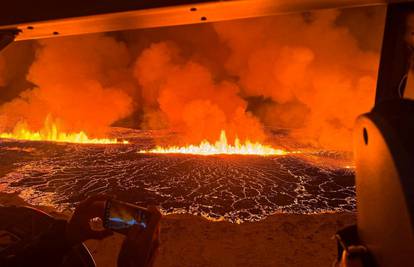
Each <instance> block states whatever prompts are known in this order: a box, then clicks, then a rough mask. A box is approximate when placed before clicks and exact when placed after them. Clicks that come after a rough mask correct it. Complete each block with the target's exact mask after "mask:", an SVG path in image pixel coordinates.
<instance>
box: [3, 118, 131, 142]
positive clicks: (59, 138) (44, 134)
mask: <svg viewBox="0 0 414 267" xmlns="http://www.w3.org/2000/svg"><path fill="white" fill-rule="evenodd" d="M0 138H6V139H16V140H27V141H49V142H61V143H77V144H128V141H125V140H124V141H119V140H117V139H109V138H89V137H88V135H87V134H86V133H85V132H83V131H81V132H78V133H64V132H61V131H59V128H58V126H57V125H56V124H54V123H47V122H46V123H45V126H44V128H43V129H42V130H40V131H39V132H33V131H31V130H29V129H27V127H26V125H25V124H20V125H18V126H17V127H16V128H15V129H14V131H13V133H0Z"/></svg>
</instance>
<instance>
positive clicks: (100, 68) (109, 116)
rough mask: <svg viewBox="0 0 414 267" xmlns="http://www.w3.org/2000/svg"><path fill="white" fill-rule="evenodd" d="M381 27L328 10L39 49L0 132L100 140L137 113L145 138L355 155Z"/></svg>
mask: <svg viewBox="0 0 414 267" xmlns="http://www.w3.org/2000/svg"><path fill="white" fill-rule="evenodd" d="M383 16H384V10H383V9H378V8H374V9H372V8H371V9H361V10H354V11H352V12H351V11H345V12H342V13H341V12H339V11H323V12H315V13H308V14H298V15H289V16H275V17H267V18H258V19H250V20H240V21H230V22H220V23H215V24H204V25H196V26H184V27H177V28H162V29H151V30H141V31H134V32H124V33H117V34H111V35H92V36H83V37H70V38H69V37H68V38H59V39H51V40H44V41H40V42H39V47H38V48H37V49H36V57H35V60H34V61H33V63H32V64H31V66H30V69H29V71H28V74H27V80H29V81H30V82H32V83H33V84H35V85H36V86H35V87H33V88H31V89H28V90H24V91H23V92H21V93H20V95H19V96H18V97H16V98H14V99H13V100H11V101H9V102H7V103H5V104H3V105H2V106H0V130H2V129H10V128H13V127H15V126H16V125H17V124H18V123H19V122H21V121H24V122H26V123H27V124H28V125H29V126H30V127H31V128H32V129H39V128H41V127H42V125H43V123H44V121H45V119H46V118H48V117H51V118H52V119H53V120H56V121H58V122H59V124H60V125H61V126H62V127H63V129H65V130H68V131H80V130H85V131H87V132H88V133H91V134H94V135H99V134H102V133H103V132H104V130H105V129H107V127H109V126H110V125H111V124H112V123H114V122H116V121H117V120H119V119H122V118H124V117H126V116H128V115H129V114H131V113H132V111H134V110H135V111H136V110H139V111H141V113H143V116H142V117H141V118H138V117H136V118H134V119H135V120H136V121H137V122H138V121H141V127H143V128H150V129H156V128H173V129H175V130H178V131H180V132H181V133H182V141H183V142H185V143H198V142H199V141H201V140H202V139H208V140H210V141H214V140H216V139H217V137H218V136H219V133H220V130H221V129H225V130H226V132H227V133H228V136H229V139H231V140H232V139H234V138H235V137H236V136H238V137H239V138H240V139H246V138H249V139H252V140H255V141H256V140H257V141H263V140H265V138H266V131H267V129H269V128H286V129H289V131H290V133H291V135H292V136H293V137H295V138H296V139H297V140H299V141H301V142H304V143H306V144H310V145H314V146H319V147H325V148H329V149H339V150H350V149H351V146H350V144H351V137H350V135H351V129H352V126H353V123H354V120H355V118H356V116H357V115H359V114H361V113H363V112H366V111H368V110H369V108H370V107H371V106H372V104H373V100H374V92H375V82H376V74H377V66H378V50H379V48H378V46H379V44H380V42H379V41H380V38H381V35H380V32H381V29H382V24H381V20H382V19H383ZM360 25H365V26H360ZM3 61H4V59H3ZM6 63H8V62H7V60H6ZM2 66H7V64H4V63H3V64H2V59H1V57H0V86H2V84H3V85H4V84H5V83H7V81H6V80H4V79H2V77H4V76H2V75H1V74H2ZM7 86H11V85H10V84H8V85H6V87H7ZM134 114H135V113H134Z"/></svg>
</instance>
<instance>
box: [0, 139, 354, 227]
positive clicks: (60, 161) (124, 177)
mask: <svg viewBox="0 0 414 267" xmlns="http://www.w3.org/2000/svg"><path fill="white" fill-rule="evenodd" d="M152 140H153V139H152V138H151V136H150V134H147V135H146V134H143V135H140V136H139V138H135V139H134V140H133V143H132V144H129V145H76V144H56V143H47V142H18V141H10V140H9V141H4V140H0V190H1V191H3V192H19V193H20V196H21V197H23V198H24V199H25V200H26V201H28V202H29V203H31V204H34V205H53V206H55V207H56V208H58V209H65V208H71V207H73V206H74V205H75V204H76V203H78V202H79V201H81V200H83V199H85V198H86V197H88V196H90V195H94V194H98V193H107V194H112V195H116V196H117V198H118V199H121V200H124V201H129V202H134V203H137V204H140V205H148V204H153V205H158V206H160V207H161V209H162V211H163V212H164V213H191V214H195V215H202V216H204V217H207V218H210V219H225V220H228V221H231V222H243V221H257V220H260V219H263V218H265V217H266V216H268V215H271V214H274V213H277V212H288V213H317V212H325V211H354V210H355V188H354V172H353V170H352V169H349V168H346V167H345V165H341V164H331V163H329V164H327V163H326V162H332V161H333V160H334V161H336V160H338V159H337V158H338V156H337V155H336V154H335V153H334V154H332V153H321V152H320V153H303V154H293V155H287V156H274V157H268V156H267V157H261V156H237V155H232V156H230V155H227V156H225V155H218V156H196V155H156V154H140V153H138V151H139V150H140V149H143V148H147V147H150V146H152V145H153V143H152V142H153V141H152ZM341 166H343V167H341Z"/></svg>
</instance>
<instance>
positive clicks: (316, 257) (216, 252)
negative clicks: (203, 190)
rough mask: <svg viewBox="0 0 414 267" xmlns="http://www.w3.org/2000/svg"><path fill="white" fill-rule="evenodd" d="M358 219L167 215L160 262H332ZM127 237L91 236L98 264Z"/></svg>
mask: <svg viewBox="0 0 414 267" xmlns="http://www.w3.org/2000/svg"><path fill="white" fill-rule="evenodd" d="M0 204H2V205H24V204H25V202H24V201H23V200H22V199H21V198H19V197H18V196H17V195H16V194H2V193H0ZM41 208H42V207H41ZM42 209H43V210H45V211H47V212H49V213H52V214H53V215H54V216H58V217H67V216H68V215H69V214H68V213H57V212H56V211H55V210H53V209H52V208H50V207H43V208H42ZM0 219H1V218H0ZM354 222H355V214H354V213H320V214H311V215H305V214H276V215H273V216H269V217H268V218H266V219H264V220H262V221H259V222H245V223H242V224H234V223H229V222H211V221H207V220H205V219H203V218H200V217H197V216H192V215H168V216H165V217H164V218H163V220H162V228H161V241H162V243H161V247H160V251H159V255H158V258H157V260H156V264H155V266H156V267H203V266H206V267H207V266H212V267H215V266H217V267H218V266H226V267H233V266H234V267H239V266H246V267H250V266H251V267H255V266H263V267H266V266H269V267H270V266H273V267H274V266H289V267H295V266H298V267H299V266H300V267H303V266H318V267H324V266H326V267H329V266H332V262H333V260H334V259H335V256H336V245H335V241H334V240H333V239H332V236H333V235H334V234H335V232H336V231H337V230H339V229H340V228H342V227H344V226H345V225H348V224H352V223H354ZM122 238H123V237H122V236H121V235H114V236H112V237H109V238H107V239H105V240H103V241H88V242H87V246H88V247H89V249H90V250H91V253H92V255H93V256H94V258H95V260H96V263H97V266H98V267H104V266H108V267H109V266H116V265H115V264H116V255H117V253H118V250H119V246H120V244H121V242H122Z"/></svg>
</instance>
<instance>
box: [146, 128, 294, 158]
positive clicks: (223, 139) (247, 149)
mask: <svg viewBox="0 0 414 267" xmlns="http://www.w3.org/2000/svg"><path fill="white" fill-rule="evenodd" d="M140 153H154V154H193V155H222V154H229V155H262V156H270V155H278V156H280V155H286V154H288V153H289V152H287V151H284V150H282V149H275V148H272V147H271V146H268V145H263V144H260V143H257V142H255V143H253V142H251V141H250V140H246V141H245V142H244V143H243V144H242V143H240V140H239V139H238V138H236V139H235V141H234V144H233V145H232V144H229V143H228V142H227V136H226V132H225V131H224V130H222V131H221V133H220V139H219V140H218V141H217V142H215V143H214V144H211V143H210V142H208V141H206V140H204V141H202V142H201V143H200V144H199V145H197V146H195V145H189V146H182V147H178V146H170V147H165V148H164V147H160V146H157V147H155V148H154V149H151V150H141V151H140Z"/></svg>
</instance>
